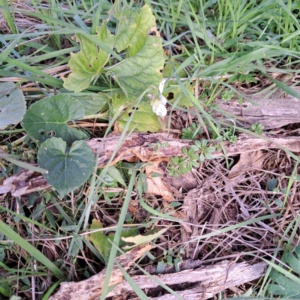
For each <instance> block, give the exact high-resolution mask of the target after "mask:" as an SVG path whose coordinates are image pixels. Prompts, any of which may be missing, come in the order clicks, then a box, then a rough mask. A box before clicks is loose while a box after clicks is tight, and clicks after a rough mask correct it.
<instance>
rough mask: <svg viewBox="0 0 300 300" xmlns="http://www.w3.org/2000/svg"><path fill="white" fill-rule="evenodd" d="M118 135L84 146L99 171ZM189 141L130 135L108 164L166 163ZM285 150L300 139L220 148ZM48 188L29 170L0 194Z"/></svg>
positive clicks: (243, 139)
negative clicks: (97, 156)
mask: <svg viewBox="0 0 300 300" xmlns="http://www.w3.org/2000/svg"><path fill="white" fill-rule="evenodd" d="M119 140H120V136H119V135H114V136H111V137H107V138H99V139H92V140H90V141H88V142H87V144H88V145H89V146H90V147H91V148H92V150H93V151H94V153H97V152H98V151H99V150H100V153H101V155H100V157H99V159H98V167H99V168H102V167H104V166H105V165H107V164H108V162H109V161H110V159H111V157H112V155H113V153H114V151H115V149H116V148H117V146H118V144H119ZM192 144H193V141H190V140H182V139H174V138H172V136H171V135H168V134H167V133H156V134H142V133H133V134H131V135H130V136H128V137H127V138H126V140H124V141H123V143H122V145H121V147H120V148H119V150H118V151H117V153H116V158H115V159H113V161H112V162H111V163H110V164H111V165H114V164H116V163H117V162H119V161H122V160H126V161H131V162H133V161H136V160H137V159H140V160H141V161H145V162H150V161H164V160H165V161H168V160H169V159H170V158H171V157H174V156H182V155H183V154H182V148H184V147H187V148H189V147H190V146H191V145H192ZM280 148H283V149H287V150H289V151H291V152H300V137H298V136H288V137H280V136H274V135H272V136H271V135H270V136H265V137H262V138H255V137H251V136H247V135H245V134H242V135H240V137H239V138H238V141H237V142H236V143H229V142H224V149H225V153H226V155H227V156H234V155H237V154H240V153H248V152H249V153H250V152H253V151H258V150H263V149H265V150H267V149H280ZM213 157H214V158H218V157H224V153H223V152H221V151H218V152H215V153H213ZM48 187H50V186H49V184H48V183H47V182H46V181H45V180H44V178H43V177H42V176H40V175H39V174H37V173H34V172H32V171H28V170H23V171H22V172H20V173H19V174H17V175H14V176H11V177H10V178H8V179H6V180H4V182H3V184H2V186H0V193H2V194H3V193H8V192H11V193H12V196H14V197H19V196H22V195H25V194H29V193H31V192H33V191H38V190H43V189H46V188H48Z"/></svg>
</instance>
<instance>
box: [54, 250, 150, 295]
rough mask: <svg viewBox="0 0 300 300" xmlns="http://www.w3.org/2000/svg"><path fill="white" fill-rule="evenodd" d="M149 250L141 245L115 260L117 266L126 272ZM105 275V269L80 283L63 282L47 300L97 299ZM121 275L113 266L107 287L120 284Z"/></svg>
mask: <svg viewBox="0 0 300 300" xmlns="http://www.w3.org/2000/svg"><path fill="white" fill-rule="evenodd" d="M150 249H151V245H149V244H147V245H143V246H138V247H136V248H134V249H133V250H131V251H129V252H127V253H125V254H122V255H121V256H119V257H118V258H117V261H118V262H119V264H120V265H121V266H122V267H123V269H125V271H127V270H128V269H129V268H131V267H132V266H133V265H134V262H135V261H136V260H138V259H139V258H141V257H142V256H143V255H144V254H145V253H146V252H148V251H149V250H150ZM105 275H106V268H105V269H103V270H102V271H101V272H100V273H98V274H96V275H94V276H92V277H90V278H88V279H86V280H82V281H80V282H63V283H61V284H60V288H59V290H58V292H56V293H55V294H54V295H53V296H51V297H50V298H49V300H65V299H68V300H79V299H80V300H93V299H98V298H99V297H100V296H101V293H102V287H103V284H104V279H105ZM122 281H123V274H122V272H121V271H120V270H119V268H118V267H117V266H116V265H115V266H114V269H113V271H112V273H111V277H110V281H109V286H113V285H115V284H118V283H121V282H122Z"/></svg>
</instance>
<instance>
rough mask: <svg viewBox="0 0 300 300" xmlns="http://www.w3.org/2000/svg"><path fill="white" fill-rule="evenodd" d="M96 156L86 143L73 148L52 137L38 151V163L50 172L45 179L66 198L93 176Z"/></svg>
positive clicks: (78, 142)
mask: <svg viewBox="0 0 300 300" xmlns="http://www.w3.org/2000/svg"><path fill="white" fill-rule="evenodd" d="M95 161H96V159H95V155H94V153H93V151H92V149H91V148H90V147H89V146H88V145H87V143H86V142H84V141H76V142H74V143H73V145H72V146H71V148H68V147H67V144H66V142H65V141H63V140H62V139H61V138H56V137H52V138H50V139H48V140H47V141H45V142H44V143H42V145H41V146H40V148H39V151H38V163H39V166H40V167H41V168H43V169H46V170H48V174H44V175H43V176H44V178H45V179H46V180H47V181H48V182H49V183H50V184H51V185H52V186H53V187H54V188H55V189H56V190H57V191H58V192H59V194H60V195H61V196H65V195H66V194H68V193H69V192H72V191H74V190H75V189H76V188H79V187H80V186H81V185H82V184H83V183H84V182H85V181H86V180H87V179H88V178H89V177H90V175H91V173H92V172H93V168H94V166H95Z"/></svg>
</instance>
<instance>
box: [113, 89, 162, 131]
mask: <svg viewBox="0 0 300 300" xmlns="http://www.w3.org/2000/svg"><path fill="white" fill-rule="evenodd" d="M112 105H113V107H114V109H115V110H118V109H122V108H125V107H126V106H127V98H126V97H125V95H124V94H117V95H115V96H114V97H113V101H112ZM132 111H133V109H129V110H128V111H127V112H125V113H124V114H123V115H121V117H120V118H119V119H118V120H117V121H116V126H117V128H118V130H119V131H123V129H124V128H125V126H126V123H127V121H128V120H129V118H130V116H131V113H132ZM160 128H161V127H160V123H159V119H158V116H157V115H156V114H155V113H153V111H152V107H151V104H150V101H147V102H142V103H140V104H139V105H138V110H136V111H135V112H134V116H133V118H132V121H131V123H130V124H129V127H128V130H132V129H135V130H136V131H139V132H148V131H149V132H157V131H159V130H160Z"/></svg>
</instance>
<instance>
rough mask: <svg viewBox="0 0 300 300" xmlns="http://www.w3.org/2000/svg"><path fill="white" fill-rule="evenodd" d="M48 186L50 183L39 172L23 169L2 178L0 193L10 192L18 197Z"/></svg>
mask: <svg viewBox="0 0 300 300" xmlns="http://www.w3.org/2000/svg"><path fill="white" fill-rule="evenodd" d="M50 187H51V185H50V184H49V183H48V182H47V181H46V180H45V179H44V177H43V176H42V175H40V173H36V172H34V171H30V170H25V169H24V170H22V171H21V172H20V173H18V174H16V175H14V176H11V177H9V178H7V179H5V180H4V182H3V184H2V185H0V194H5V193H8V192H11V193H12V196H14V197H20V196H22V195H26V194H30V193H33V192H36V191H40V190H45V189H47V188H50Z"/></svg>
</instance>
